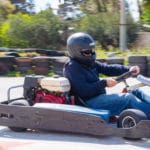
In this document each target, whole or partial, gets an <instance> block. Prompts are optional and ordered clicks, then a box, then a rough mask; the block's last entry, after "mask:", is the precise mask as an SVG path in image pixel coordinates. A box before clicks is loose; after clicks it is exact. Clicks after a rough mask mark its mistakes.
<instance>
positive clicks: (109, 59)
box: [106, 57, 124, 65]
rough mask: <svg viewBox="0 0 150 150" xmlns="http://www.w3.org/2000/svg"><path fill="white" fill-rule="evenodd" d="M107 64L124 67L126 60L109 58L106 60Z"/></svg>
mask: <svg viewBox="0 0 150 150" xmlns="http://www.w3.org/2000/svg"><path fill="white" fill-rule="evenodd" d="M106 62H107V64H120V65H124V59H123V58H115V57H113V58H107V59H106Z"/></svg>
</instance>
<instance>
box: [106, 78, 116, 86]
mask: <svg viewBox="0 0 150 150" xmlns="http://www.w3.org/2000/svg"><path fill="white" fill-rule="evenodd" d="M106 83H107V87H112V86H115V85H116V84H117V83H118V82H117V81H116V80H115V79H114V78H107V79H106Z"/></svg>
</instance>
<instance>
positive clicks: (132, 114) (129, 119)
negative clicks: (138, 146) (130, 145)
mask: <svg viewBox="0 0 150 150" xmlns="http://www.w3.org/2000/svg"><path fill="white" fill-rule="evenodd" d="M147 119H148V118H147V116H146V114H145V113H144V112H143V111H141V110H137V109H127V110H124V111H123V112H122V113H121V114H120V116H119V119H118V121H117V126H118V128H132V127H135V126H136V125H137V124H138V123H139V122H140V121H141V120H147ZM124 138H126V139H133V140H138V139H140V138H131V137H130V138H128V137H124Z"/></svg>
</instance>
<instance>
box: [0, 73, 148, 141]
mask: <svg viewBox="0 0 150 150" xmlns="http://www.w3.org/2000/svg"><path fill="white" fill-rule="evenodd" d="M131 73H132V72H128V73H126V74H124V76H123V75H122V76H121V78H122V80H125V78H127V77H129V75H131ZM121 78H120V77H118V78H117V79H116V80H118V82H120V81H122V80H121ZM16 87H17V86H16ZM16 87H15V88H16ZM19 87H20V86H19ZM8 98H9V96H8ZM18 99H21V98H18ZM18 99H17V100H18ZM8 101H11V99H8ZM8 101H4V102H2V103H0V125H1V126H7V127H9V128H11V127H12V128H21V129H24V128H25V129H31V130H32V129H33V130H46V131H56V132H68V133H74V134H86V135H93V136H119V137H126V138H129V139H139V138H150V120H141V121H140V122H139V123H138V124H137V125H136V126H134V127H132V128H117V127H116V126H114V125H112V124H110V123H109V122H108V121H107V119H106V120H105V119H104V117H101V116H100V115H96V114H94V113H89V112H91V111H93V110H92V109H91V108H86V109H87V110H86V111H83V110H84V109H85V107H83V106H76V105H70V106H68V105H67V104H50V103H49V104H44V103H40V104H37V105H36V104H35V106H17V105H8V103H7V102H8ZM58 106H59V107H58ZM68 107H69V109H68ZM76 109H78V110H79V111H76ZM94 111H96V112H98V113H101V110H94ZM102 112H103V111H102ZM105 115H106V116H107V117H110V116H109V113H107V112H106V114H105ZM102 116H103V115H102Z"/></svg>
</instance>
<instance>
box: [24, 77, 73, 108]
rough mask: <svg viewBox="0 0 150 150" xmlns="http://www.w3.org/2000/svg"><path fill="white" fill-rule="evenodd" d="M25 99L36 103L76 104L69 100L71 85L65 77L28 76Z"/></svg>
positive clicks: (25, 83)
mask: <svg viewBox="0 0 150 150" xmlns="http://www.w3.org/2000/svg"><path fill="white" fill-rule="evenodd" d="M23 88H24V93H23V95H24V98H25V99H27V100H28V101H29V103H30V104H31V105H33V104H35V103H42V102H44V103H59V104H68V103H69V104H74V102H73V101H72V100H70V98H69V96H68V95H69V92H70V83H69V80H68V79H67V78H65V77H45V76H26V77H25V80H24V86H23Z"/></svg>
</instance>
